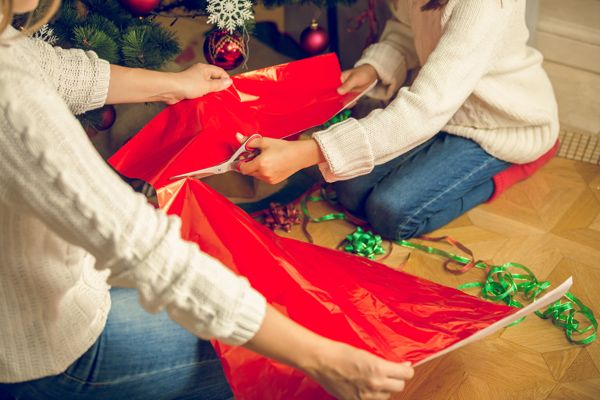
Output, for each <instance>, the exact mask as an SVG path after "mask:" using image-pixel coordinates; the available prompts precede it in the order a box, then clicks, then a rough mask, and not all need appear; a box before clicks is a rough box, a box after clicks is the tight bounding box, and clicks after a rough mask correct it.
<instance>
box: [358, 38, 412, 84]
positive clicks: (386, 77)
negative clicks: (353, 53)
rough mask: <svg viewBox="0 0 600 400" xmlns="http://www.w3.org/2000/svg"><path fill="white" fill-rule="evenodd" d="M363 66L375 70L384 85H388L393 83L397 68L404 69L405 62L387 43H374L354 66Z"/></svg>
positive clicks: (399, 53) (398, 52) (400, 54)
mask: <svg viewBox="0 0 600 400" xmlns="http://www.w3.org/2000/svg"><path fill="white" fill-rule="evenodd" d="M364 64H369V65H371V66H372V67H373V68H375V71H377V75H379V79H380V80H381V82H382V83H383V84H384V85H390V84H391V83H392V82H393V81H394V78H396V77H395V74H396V72H397V71H398V68H399V67H401V66H404V68H405V69H406V61H405V60H404V56H403V55H402V53H401V52H400V51H398V50H397V49H395V48H394V47H392V46H390V45H389V44H387V43H375V44H373V45H371V46H369V47H368V48H367V49H366V50H365V52H364V53H363V56H362V57H361V59H360V60H358V62H357V63H356V64H355V65H354V66H355V67H359V66H361V65H364Z"/></svg>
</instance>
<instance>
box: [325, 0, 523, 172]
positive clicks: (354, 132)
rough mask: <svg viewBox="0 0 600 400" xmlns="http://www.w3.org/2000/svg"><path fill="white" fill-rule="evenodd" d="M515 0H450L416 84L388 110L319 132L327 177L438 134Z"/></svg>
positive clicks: (476, 76)
mask: <svg viewBox="0 0 600 400" xmlns="http://www.w3.org/2000/svg"><path fill="white" fill-rule="evenodd" d="M512 3H513V2H511V1H504V2H500V1H488V0H485V1H482V0H460V1H451V2H450V3H449V4H448V6H447V8H446V10H445V13H446V14H448V15H449V17H448V20H447V22H446V24H445V26H444V34H443V36H442V38H441V40H440V42H439V43H438V45H437V47H436V48H435V50H434V51H433V52H432V53H431V54H430V55H429V58H428V60H427V63H426V64H425V65H424V66H423V68H422V69H421V71H420V72H419V75H418V76H417V78H416V80H415V82H414V83H413V84H412V85H411V86H410V87H403V88H401V89H400V91H399V93H398V96H397V97H396V99H394V100H393V101H392V102H391V103H390V104H389V105H388V106H387V107H386V108H385V109H383V110H375V111H373V112H372V113H371V114H369V115H368V116H367V117H365V118H363V119H362V120H360V121H357V120H356V119H348V120H346V121H344V122H342V123H340V124H337V125H334V126H333V127H331V128H330V129H328V130H325V131H320V132H317V133H315V135H314V138H315V140H316V141H317V143H318V144H319V146H320V148H321V151H322V152H323V155H324V156H325V159H326V163H323V164H321V165H320V166H319V167H320V169H321V172H322V173H323V176H324V177H325V179H326V180H327V181H330V182H331V181H336V180H343V179H350V178H353V177H356V176H359V175H364V174H367V173H369V172H370V171H371V170H372V169H373V167H374V166H375V165H379V164H383V163H385V162H386V161H389V160H391V159H393V158H394V157H397V156H398V155H400V154H403V153H405V152H407V151H409V150H411V149H413V148H414V147H416V146H418V145H419V144H421V143H423V142H425V141H426V140H428V139H429V138H431V137H433V135H435V134H436V133H437V132H439V131H440V130H441V129H442V128H443V127H444V126H445V125H446V123H447V122H448V121H449V120H450V119H451V117H452V116H453V115H454V113H455V112H456V111H457V110H458V109H459V108H460V107H461V105H462V104H463V103H464V102H465V100H466V99H467V97H469V95H470V94H471V92H472V91H473V89H474V88H475V86H476V84H477V82H478V81H479V80H480V78H481V77H482V76H483V75H484V74H485V73H486V72H487V70H488V69H489V68H490V66H491V65H492V63H493V62H494V60H493V55H494V50H495V46H496V44H497V42H498V40H499V38H500V37H501V32H502V30H503V29H505V28H506V26H507V20H508V17H509V15H510V13H511V12H512V8H513V4H512Z"/></svg>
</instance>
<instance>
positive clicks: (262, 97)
mask: <svg viewBox="0 0 600 400" xmlns="http://www.w3.org/2000/svg"><path fill="white" fill-rule="evenodd" d="M232 79H233V85H232V86H231V87H229V88H228V89H226V90H223V91H221V92H216V93H211V94H208V95H206V96H203V97H200V98H197V99H194V100H184V101H181V102H179V103H177V104H175V105H172V106H169V107H167V108H166V109H165V110H163V111H162V112H161V113H159V114H158V115H157V116H156V117H155V118H153V119H152V120H151V121H150V122H149V123H148V124H147V125H146V126H144V128H143V129H142V130H141V131H140V132H139V133H138V134H137V135H136V136H135V137H133V139H131V140H130V141H129V142H128V143H127V144H126V145H125V146H123V147H122V148H121V149H120V150H119V151H118V152H117V153H115V155H113V156H112V157H111V158H110V160H109V162H110V164H111V165H113V166H114V167H115V168H116V169H117V170H119V171H120V172H121V173H122V174H123V175H125V176H127V177H129V178H138V179H143V180H144V181H146V182H149V183H150V184H152V185H153V186H154V187H155V188H160V187H162V186H164V185H165V184H168V183H170V181H169V178H170V177H171V176H175V175H179V174H183V173H186V172H191V171H195V170H198V169H202V168H206V167H211V166H213V165H216V164H219V163H221V162H223V161H225V160H226V159H228V158H229V157H230V156H231V155H232V154H233V152H234V150H235V149H237V148H238V147H239V143H238V141H237V139H236V138H235V134H236V133H237V132H240V133H243V134H245V135H250V134H253V133H260V134H261V135H263V136H265V137H271V138H279V139H282V138H288V137H291V136H294V135H296V134H298V133H301V132H302V131H305V130H307V129H310V128H312V127H315V126H318V125H321V124H324V123H325V122H327V121H328V120H329V119H330V118H332V117H333V116H335V114H337V113H338V112H340V111H341V110H342V109H344V108H345V107H346V106H347V105H349V104H351V103H352V102H353V101H355V100H356V98H357V97H358V96H360V95H361V94H360V93H348V94H346V95H339V94H338V93H337V88H338V87H339V86H340V82H341V69H340V65H339V62H338V59H337V57H336V55H335V54H326V55H323V56H318V57H312V58H307V59H304V60H300V61H295V62H290V63H288V64H282V65H277V66H273V67H268V68H264V69H259V70H257V71H252V72H247V73H244V74H240V75H236V76H233V77H232Z"/></svg>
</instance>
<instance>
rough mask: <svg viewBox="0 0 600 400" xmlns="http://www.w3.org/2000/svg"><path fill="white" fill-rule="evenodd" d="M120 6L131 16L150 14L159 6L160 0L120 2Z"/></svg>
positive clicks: (122, 0)
mask: <svg viewBox="0 0 600 400" xmlns="http://www.w3.org/2000/svg"><path fill="white" fill-rule="evenodd" d="M120 1H121V5H122V6H123V7H125V8H126V9H127V11H129V12H130V13H132V14H133V15H146V14H150V12H151V11H152V10H154V9H155V8H156V7H158V5H159V4H160V0H120Z"/></svg>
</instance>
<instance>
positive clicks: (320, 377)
mask: <svg viewBox="0 0 600 400" xmlns="http://www.w3.org/2000/svg"><path fill="white" fill-rule="evenodd" d="M244 347H246V348H247V349H250V350H252V351H255V352H257V353H260V354H262V355H264V356H266V357H270V358H273V359H275V360H277V361H279V362H282V363H285V364H287V365H290V366H292V367H294V368H297V369H299V370H301V371H303V372H304V373H305V374H307V375H308V376H310V377H311V378H313V379H314V380H315V381H317V382H318V383H319V384H320V385H321V386H322V387H323V388H324V389H325V390H327V391H328V392H329V393H331V394H332V395H333V396H335V397H336V398H338V399H341V400H370V399H373V400H375V399H382V400H383V399H389V398H390V396H391V395H392V394H393V393H397V392H401V391H402V390H403V389H404V382H405V381H406V380H407V379H411V378H412V376H413V374H414V371H413V369H412V367H411V366H410V363H395V362H391V361H387V360H384V359H383V358H379V357H377V356H375V355H373V354H371V353H368V352H366V351H364V350H360V349H357V348H355V347H352V346H349V345H347V344H345V343H341V342H336V341H333V340H331V339H327V338H325V337H323V336H320V335H317V334H316V333H314V332H311V331H309V330H308V329H306V328H304V327H303V326H300V325H298V324H297V323H296V322H294V321H292V320H291V319H289V318H287V317H285V316H284V315H282V314H281V313H280V312H279V311H277V310H276V309H275V308H273V307H272V306H270V305H268V306H267V312H266V314H265V318H264V320H263V323H262V325H261V327H260V329H259V330H258V332H257V333H256V335H255V336H254V337H253V338H252V339H250V341H249V342H247V343H246V344H245V345H244Z"/></svg>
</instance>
